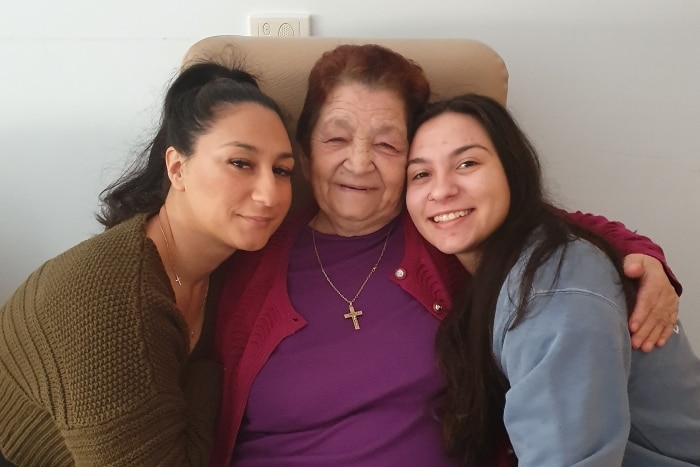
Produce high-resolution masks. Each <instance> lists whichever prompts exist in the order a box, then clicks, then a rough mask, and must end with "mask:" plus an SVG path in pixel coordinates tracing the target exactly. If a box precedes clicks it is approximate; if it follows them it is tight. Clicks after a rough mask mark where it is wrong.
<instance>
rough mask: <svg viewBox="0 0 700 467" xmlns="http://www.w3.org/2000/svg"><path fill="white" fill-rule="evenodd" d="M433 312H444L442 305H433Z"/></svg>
mask: <svg viewBox="0 0 700 467" xmlns="http://www.w3.org/2000/svg"><path fill="white" fill-rule="evenodd" d="M433 310H435V311H440V310H442V305H440V304H439V303H436V304H435V305H433Z"/></svg>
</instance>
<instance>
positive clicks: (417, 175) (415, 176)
mask: <svg viewBox="0 0 700 467" xmlns="http://www.w3.org/2000/svg"><path fill="white" fill-rule="evenodd" d="M428 175H429V174H428V172H417V173H415V174H413V176H412V177H411V180H420V179H421V178H425V177H427V176H428Z"/></svg>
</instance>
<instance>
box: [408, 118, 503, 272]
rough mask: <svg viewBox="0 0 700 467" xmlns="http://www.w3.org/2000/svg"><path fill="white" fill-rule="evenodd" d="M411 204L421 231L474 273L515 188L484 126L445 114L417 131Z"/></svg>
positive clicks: (410, 174) (410, 178) (411, 171)
mask: <svg viewBox="0 0 700 467" xmlns="http://www.w3.org/2000/svg"><path fill="white" fill-rule="evenodd" d="M408 159H409V164H408V172H407V179H408V187H407V193H406V204H407V206H408V211H409V213H410V214H411V218H412V219H413V222H414V223H415V225H416V227H417V228H418V231H419V232H420V233H421V235H423V236H424V237H425V238H426V240H428V241H429V242H430V243H432V244H433V245H435V246H436V247H437V248H438V249H439V250H440V251H442V252H443V253H447V254H455V255H457V257H458V258H459V260H460V261H461V262H462V264H463V265H464V267H465V268H466V269H467V270H468V271H469V272H470V273H474V271H475V270H476V268H477V266H478V260H479V251H480V250H479V248H480V245H481V244H482V243H483V242H484V240H486V239H487V238H488V237H489V236H490V235H491V234H492V233H493V232H494V231H495V230H496V229H498V227H499V226H500V225H501V224H502V223H503V221H504V220H505V218H506V216H507V215H508V210H509V208H510V189H509V185H508V180H507V178H506V174H505V172H504V170H503V165H502V164H501V161H500V159H499V157H498V154H497V153H496V150H495V149H494V147H493V144H492V142H491V140H490V138H489V136H488V135H487V134H486V132H485V131H484V129H483V127H482V126H481V125H480V124H479V123H478V122H477V121H476V120H475V119H474V118H473V117H471V116H467V115H463V114H459V113H453V112H448V113H443V114H440V115H438V116H437V117H434V118H432V119H431V120H428V121H426V122H425V123H424V124H423V125H421V127H420V128H419V129H418V131H417V132H416V135H415V137H414V139H413V144H412V146H411V151H410V154H409V158H408Z"/></svg>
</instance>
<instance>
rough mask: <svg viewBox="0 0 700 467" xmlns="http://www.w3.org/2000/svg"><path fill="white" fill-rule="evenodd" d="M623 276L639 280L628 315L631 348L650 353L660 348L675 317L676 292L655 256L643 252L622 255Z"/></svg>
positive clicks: (669, 331) (672, 327)
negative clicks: (634, 303) (632, 305)
mask: <svg viewBox="0 0 700 467" xmlns="http://www.w3.org/2000/svg"><path fill="white" fill-rule="evenodd" d="M624 271H625V275H626V276H627V277H629V278H632V279H638V280H639V291H638V292H637V303H636V305H635V307H634V310H633V311H632V314H631V315H630V318H629V328H630V331H631V332H632V347H634V348H635V349H639V348H641V349H642V350H643V351H644V352H650V351H651V350H652V349H653V348H654V346H657V347H661V346H663V345H664V344H665V343H666V339H668V337H669V336H670V335H671V333H672V332H673V330H674V328H675V326H676V320H677V319H678V295H676V290H675V289H674V288H673V285H671V282H670V281H669V279H668V276H667V275H666V272H665V270H664V267H663V265H662V264H661V262H660V261H659V260H657V259H656V258H652V257H651V256H647V255H643V254H638V253H636V254H631V255H627V256H625V260H624Z"/></svg>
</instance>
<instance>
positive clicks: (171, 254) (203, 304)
mask: <svg viewBox="0 0 700 467" xmlns="http://www.w3.org/2000/svg"><path fill="white" fill-rule="evenodd" d="M156 220H157V221H158V228H159V229H160V233H161V234H162V235H163V240H165V249H166V250H167V252H168V260H169V261H170V269H172V270H173V275H174V276H175V282H177V285H179V286H180V287H182V279H180V276H179V275H178V273H177V271H176V270H175V261H174V260H173V253H172V251H170V244H169V243H168V237H166V235H165V231H164V230H163V225H162V224H161V223H160V212H159V213H158V214H157V215H156ZM168 229H169V230H171V229H170V219H168ZM171 232H172V230H171ZM208 295H209V280H208V279H207V288H206V289H204V298H203V299H202V306H201V308H200V311H201V312H202V313H203V312H204V310H205V308H206V304H207V296H208ZM190 339H194V330H193V329H191V330H190Z"/></svg>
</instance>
